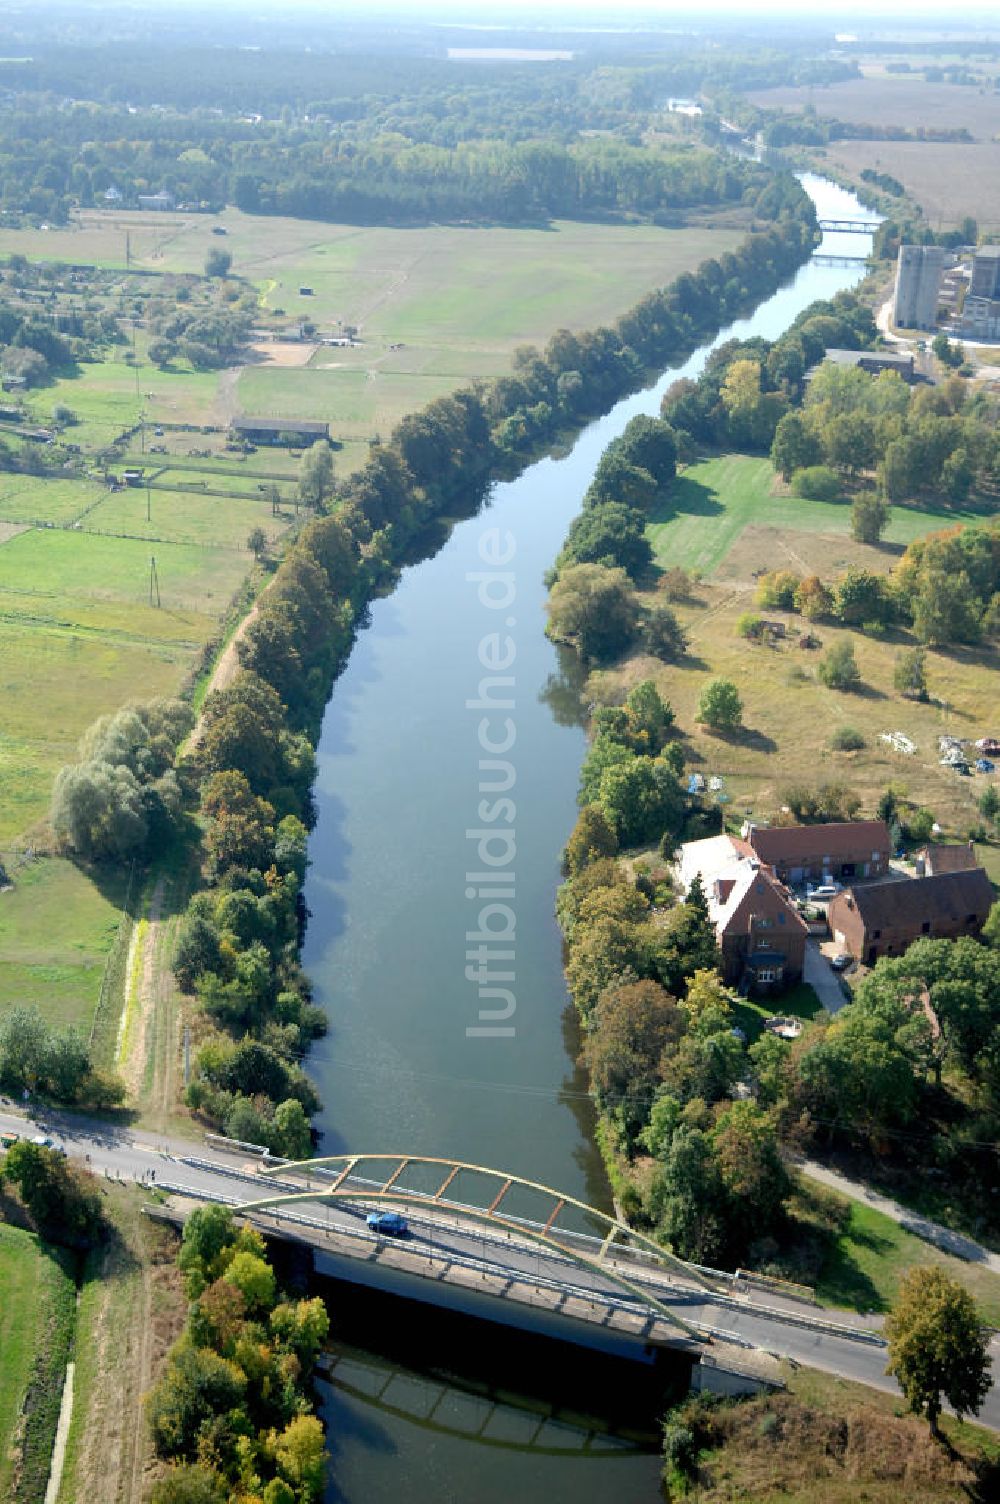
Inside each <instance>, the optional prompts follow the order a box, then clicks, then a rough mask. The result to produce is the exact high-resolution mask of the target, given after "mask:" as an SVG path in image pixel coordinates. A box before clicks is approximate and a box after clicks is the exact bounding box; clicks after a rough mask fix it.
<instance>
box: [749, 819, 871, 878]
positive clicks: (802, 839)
mask: <svg viewBox="0 0 1000 1504" xmlns="http://www.w3.org/2000/svg"><path fill="white" fill-rule="evenodd" d="M744 839H745V840H746V841H747V842H748V844H749V845H750V848H751V850H752V851H753V853H754V855H755V856H756V857H757V858H758V859H759V860H760V861H762V862H766V863H767V865H768V866H769V867H773V868H774V870H775V873H776V874H777V876H778V877H779V878H780V879H781V881H782V882H786V883H802V882H809V881H815V882H829V881H830V879H831V878H840V879H850V878H859V877H882V876H883V875H884V874H885V873H886V872H888V870H889V855H890V850H891V847H890V842H889V828H888V826H887V825H886V823H885V821H884V820H843V821H838V822H831V823H830V824H828V825H776V826H768V825H747V826H745V827H744Z"/></svg>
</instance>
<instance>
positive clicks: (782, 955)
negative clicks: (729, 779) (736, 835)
mask: <svg viewBox="0 0 1000 1504" xmlns="http://www.w3.org/2000/svg"><path fill="white" fill-rule="evenodd" d="M696 875H697V876H698V877H699V878H700V880H701V884H702V887H703V888H704V891H705V898H706V900H707V902H708V913H709V917H710V919H711V920H712V923H713V924H714V925H715V934H716V938H717V939H718V942H719V949H720V950H721V952H722V976H723V980H724V981H725V982H726V984H727V986H730V987H739V988H742V989H744V990H745V991H747V992H752V993H757V994H760V993H768V992H778V991H780V990H781V989H782V988H784V987H790V986H793V985H794V984H795V983H796V982H798V981H801V979H802V972H803V968H804V966H805V954H806V937H807V935H808V933H809V931H808V928H807V926H806V924H805V921H804V920H803V919H802V916H801V915H800V914H799V912H798V910H797V909H796V907H795V904H794V903H793V902H792V899H791V895H790V894H789V893H788V891H787V889H786V888H785V887H784V886H783V885H782V884H781V883H780V882H779V881H778V879H777V878H776V877H775V876H774V873H773V872H771V871H770V870H769V869H768V868H767V867H765V866H764V865H763V863H761V862H760V861H758V860H757V858H756V857H755V856H754V854H753V851H752V850H751V848H750V847H749V846H748V845H747V843H746V842H745V841H737V840H734V839H733V837H731V836H712V837H710V838H709V839H708V840H705V841H690V842H688V844H687V845H686V846H682V847H681V851H680V861H679V864H678V876H679V878H680V881H681V884H682V886H683V888H684V890H685V892H686V891H687V890H688V889H689V888H690V886H691V883H692V882H693V881H694V878H695V876H696Z"/></svg>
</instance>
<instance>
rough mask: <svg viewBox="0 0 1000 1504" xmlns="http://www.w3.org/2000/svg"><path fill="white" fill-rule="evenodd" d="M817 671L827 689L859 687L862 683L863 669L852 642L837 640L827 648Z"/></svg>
mask: <svg viewBox="0 0 1000 1504" xmlns="http://www.w3.org/2000/svg"><path fill="white" fill-rule="evenodd" d="M817 671H818V673H819V677H820V680H821V682H822V683H823V684H825V685H826V687H827V689H843V690H850V689H857V688H858V687H859V686H860V684H861V670H860V669H859V668H858V661H857V659H856V658H855V656H854V644H853V643H850V642H845V641H841V642H835V643H833V645H832V646H831V647H829V648H827V650H826V652H825V653H824V654H823V656H822V658H821V659H820V660H819V667H818V670H817Z"/></svg>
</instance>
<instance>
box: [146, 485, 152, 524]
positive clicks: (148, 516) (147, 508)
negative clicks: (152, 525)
mask: <svg viewBox="0 0 1000 1504" xmlns="http://www.w3.org/2000/svg"><path fill="white" fill-rule="evenodd" d="M146 521H147V522H151V521H152V517H151V515H150V510H149V481H148V480H147V482H146Z"/></svg>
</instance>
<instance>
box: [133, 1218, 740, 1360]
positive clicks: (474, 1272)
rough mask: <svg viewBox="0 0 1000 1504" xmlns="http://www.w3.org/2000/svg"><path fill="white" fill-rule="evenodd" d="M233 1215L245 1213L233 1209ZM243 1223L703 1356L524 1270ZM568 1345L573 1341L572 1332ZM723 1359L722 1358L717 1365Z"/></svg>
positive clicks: (329, 1231)
mask: <svg viewBox="0 0 1000 1504" xmlns="http://www.w3.org/2000/svg"><path fill="white" fill-rule="evenodd" d="M197 1204H198V1203H197V1202H196V1201H191V1200H187V1199H185V1198H184V1197H183V1196H177V1195H171V1196H170V1199H169V1200H168V1201H167V1202H166V1203H165V1204H164V1205H163V1206H148V1207H146V1208H145V1211H146V1214H147V1216H150V1217H153V1218H156V1219H158V1220H162V1221H165V1222H172V1223H173V1224H174V1225H175V1226H183V1224H184V1222H185V1221H186V1219H187V1217H188V1216H189V1215H190V1213H191V1211H192V1210H193V1209H194V1207H195V1206H196V1205H197ZM234 1211H239V1209H238V1208H236V1207H234ZM239 1215H240V1216H241V1217H242V1218H243V1220H245V1221H247V1222H249V1223H250V1224H251V1225H252V1226H254V1227H256V1228H257V1229H258V1230H259V1231H260V1232H261V1233H262V1234H263V1235H264V1236H265V1237H268V1238H279V1239H281V1240H282V1241H284V1242H292V1243H300V1244H305V1245H307V1246H308V1247H310V1248H312V1249H313V1250H314V1251H315V1252H317V1253H325V1254H330V1255H335V1256H336V1257H337V1258H338V1259H347V1260H351V1261H353V1262H355V1263H359V1264H367V1265H369V1266H373V1265H377V1266H379V1267H381V1268H383V1269H386V1270H394V1271H396V1272H398V1273H401V1274H408V1275H415V1276H418V1277H419V1278H421V1279H424V1280H427V1281H430V1282H433V1283H436V1284H438V1285H445V1286H448V1285H450V1286H453V1287H455V1288H456V1289H458V1290H465V1291H475V1292H476V1293H477V1294H480V1295H487V1296H492V1297H494V1298H495V1299H498V1300H502V1301H507V1302H510V1303H512V1304H513V1305H516V1306H525V1307H527V1308H529V1309H533V1310H536V1311H545V1312H548V1313H550V1314H553V1315H560V1316H563V1317H566V1318H568V1319H569V1320H570V1321H571V1322H582V1323H584V1325H586V1326H593V1327H599V1328H601V1329H602V1330H603V1331H605V1332H608V1333H612V1334H615V1335H618V1336H621V1337H626V1338H628V1337H630V1338H636V1339H639V1340H640V1341H641V1342H642V1343H643V1344H644V1345H648V1346H650V1347H669V1348H673V1349H674V1350H675V1351H678V1352H684V1353H691V1354H697V1353H700V1352H701V1344H699V1343H698V1342H696V1341H694V1340H693V1339H691V1338H688V1337H685V1336H684V1335H683V1333H679V1332H678V1330H677V1328H676V1326H672V1325H671V1324H670V1323H669V1322H668V1321H666V1320H665V1319H664V1318H663V1317H661V1316H658V1315H657V1314H656V1312H655V1311H653V1310H642V1309H637V1308H636V1307H635V1306H632V1305H630V1304H628V1303H627V1302H625V1301H619V1300H617V1299H615V1298H614V1297H613V1296H610V1295H609V1296H603V1295H602V1294H601V1293H600V1292H598V1291H589V1290H584V1289H580V1290H574V1289H573V1287H572V1286H570V1285H563V1286H560V1285H557V1284H556V1283H555V1282H553V1281H551V1280H546V1279H544V1278H540V1279H537V1280H536V1279H532V1278H531V1276H530V1275H529V1274H527V1273H525V1272H522V1271H519V1270H501V1269H496V1268H494V1269H491V1268H488V1267H480V1268H476V1267H474V1266H473V1265H472V1264H471V1262H470V1261H468V1260H465V1259H461V1258H458V1257H439V1256H436V1255H434V1254H431V1253H428V1252H425V1251H424V1250H422V1249H419V1248H414V1247H412V1246H409V1245H407V1244H406V1243H402V1242H394V1241H391V1240H389V1239H384V1238H375V1237H365V1236H364V1235H363V1234H362V1232H361V1229H360V1228H359V1230H358V1233H353V1232H345V1231H344V1230H343V1229H342V1228H338V1227H336V1226H331V1227H326V1226H324V1225H323V1224H322V1222H321V1220H320V1219H319V1218H308V1219H306V1218H302V1219H298V1218H296V1219H292V1218H290V1217H289V1216H288V1215H287V1214H282V1213H280V1212H250V1213H247V1212H239ZM567 1337H568V1338H570V1333H569V1332H568V1331H567ZM570 1340H572V1339H571V1338H570ZM718 1357H719V1355H718V1352H716V1353H715V1359H716V1362H718Z"/></svg>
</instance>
